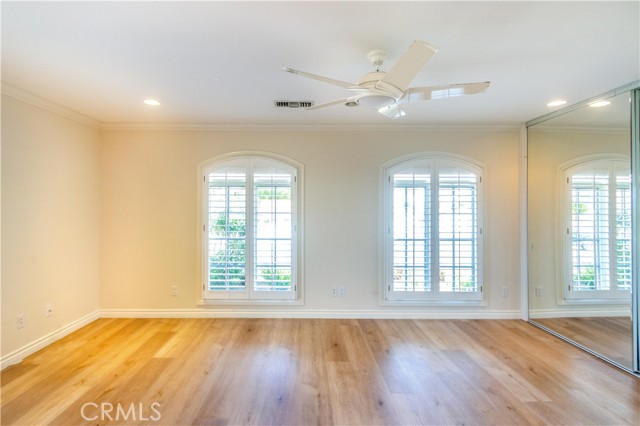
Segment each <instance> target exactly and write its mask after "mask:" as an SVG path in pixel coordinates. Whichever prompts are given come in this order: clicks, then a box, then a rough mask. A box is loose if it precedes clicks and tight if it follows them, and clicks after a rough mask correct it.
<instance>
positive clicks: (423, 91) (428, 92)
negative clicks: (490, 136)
mask: <svg viewBox="0 0 640 426" xmlns="http://www.w3.org/2000/svg"><path fill="white" fill-rule="evenodd" d="M489 84H491V83H490V82H488V81H483V82H480V83H460V84H447V85H444V86H429V87H411V88H409V89H407V90H406V91H405V92H404V96H403V98H402V100H403V101H404V102H413V101H428V100H430V99H446V98H455V97H457V96H465V95H475V94H478V93H482V92H484V91H485V90H487V88H488V87H489Z"/></svg>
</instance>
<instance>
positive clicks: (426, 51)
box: [283, 40, 489, 118]
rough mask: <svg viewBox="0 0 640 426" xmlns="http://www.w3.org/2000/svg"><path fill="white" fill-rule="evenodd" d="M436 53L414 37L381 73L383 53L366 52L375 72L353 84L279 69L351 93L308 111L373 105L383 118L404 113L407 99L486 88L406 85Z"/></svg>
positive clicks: (470, 92)
mask: <svg viewBox="0 0 640 426" xmlns="http://www.w3.org/2000/svg"><path fill="white" fill-rule="evenodd" d="M437 52H438V48H437V47H435V46H433V45H431V44H429V43H427V42H424V41H420V40H416V41H414V42H413V43H411V45H410V46H409V49H408V50H407V51H406V52H405V53H404V54H403V55H402V56H401V57H400V59H398V61H397V62H396V64H395V65H394V66H392V67H391V68H390V69H389V71H386V72H385V71H381V70H380V68H381V67H382V64H383V63H384V60H385V58H386V56H387V52H385V51H384V50H372V51H371V52H369V53H368V54H367V58H368V59H369V61H370V62H371V63H372V64H373V66H374V68H375V71H372V72H369V73H367V74H365V75H363V76H362V77H360V79H359V80H358V81H357V83H355V84H353V83H348V82H346V81H340V80H334V79H332V78H328V77H322V76H319V75H315V74H311V73H308V72H304V71H299V70H296V69H293V68H283V70H284V71H287V72H290V73H292V74H297V75H300V76H302V77H307V78H312V79H314V80H318V81H322V82H325V83H329V84H333V85H336V86H340V87H344V88H345V89H347V90H349V91H350V92H353V95H352V96H349V97H347V98H344V99H338V100H335V101H330V102H325V103H322V104H318V105H313V106H311V107H308V108H306V109H308V110H313V109H319V108H325V107H328V106H332V105H339V104H343V105H346V106H350V107H355V106H358V105H362V106H365V107H371V108H375V109H377V110H378V112H380V113H381V114H383V115H385V116H387V117H390V118H399V117H402V116H404V115H405V112H404V111H403V110H402V107H401V105H402V104H405V103H408V102H415V101H427V100H430V99H444V98H452V97H456V96H463V95H474V94H477V93H482V92H484V91H485V90H487V88H488V87H489V82H488V81H485V82H481V83H461V84H448V85H443V86H428V87H409V85H410V84H411V82H412V81H413V79H414V78H415V77H416V76H417V75H418V73H419V72H420V71H421V70H422V68H424V66H425V65H426V64H427V62H429V59H431V57H432V56H433V55H434V54H435V53H437Z"/></svg>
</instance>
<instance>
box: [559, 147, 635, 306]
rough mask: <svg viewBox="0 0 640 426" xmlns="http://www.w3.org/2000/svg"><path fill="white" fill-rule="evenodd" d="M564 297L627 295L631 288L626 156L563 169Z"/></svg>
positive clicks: (627, 164)
mask: <svg viewBox="0 0 640 426" xmlns="http://www.w3.org/2000/svg"><path fill="white" fill-rule="evenodd" d="M564 175H565V185H566V190H565V194H566V204H565V205H566V214H565V223H566V233H565V235H566V236H565V241H566V242H565V259H566V261H565V265H566V266H565V284H566V285H565V286H564V295H565V298H567V299H588V300H598V299H616V298H627V299H628V297H629V292H630V289H631V191H630V186H631V185H630V170H629V161H628V160H618V159H597V160H591V161H585V162H581V163H579V164H577V165H574V166H573V167H569V168H567V169H565V173H564Z"/></svg>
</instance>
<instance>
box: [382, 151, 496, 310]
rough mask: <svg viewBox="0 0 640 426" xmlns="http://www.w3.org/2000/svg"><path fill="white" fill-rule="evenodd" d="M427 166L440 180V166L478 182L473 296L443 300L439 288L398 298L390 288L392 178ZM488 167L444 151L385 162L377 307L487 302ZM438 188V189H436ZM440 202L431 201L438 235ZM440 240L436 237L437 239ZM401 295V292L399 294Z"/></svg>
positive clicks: (436, 265) (451, 295)
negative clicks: (485, 178) (461, 171)
mask: <svg viewBox="0 0 640 426" xmlns="http://www.w3.org/2000/svg"><path fill="white" fill-rule="evenodd" d="M425 164H426V165H427V166H428V169H429V173H431V174H433V175H434V176H437V173H438V169H439V167H440V166H441V165H443V164H446V165H451V164H453V167H456V168H461V169H464V170H467V171H471V172H473V173H474V174H475V176H476V178H477V182H476V194H477V221H478V223H477V226H478V234H477V242H476V244H477V247H476V249H477V285H478V291H477V292H473V293H447V296H442V294H441V293H440V292H439V288H438V287H437V286H436V287H434V288H432V290H431V291H427V292H423V293H420V294H416V293H405V294H398V295H397V297H394V296H396V295H395V294H394V293H396V292H394V291H393V290H391V288H390V284H391V281H392V279H391V278H392V277H391V275H392V271H391V269H392V268H393V265H392V264H390V259H391V258H392V252H391V251H390V250H393V248H392V247H393V235H392V233H393V231H392V228H393V213H392V210H393V187H392V183H391V182H392V180H391V178H392V176H393V175H394V174H395V173H396V171H398V170H399V171H402V170H404V169H405V168H407V167H409V168H411V167H414V166H416V165H418V166H420V167H421V168H425ZM484 172H485V166H484V164H483V163H481V162H479V161H476V160H475V159H473V158H470V157H467V156H465V155H459V154H453V153H448V152H442V151H422V152H414V153H409V154H406V155H403V156H400V157H397V158H394V159H391V160H389V161H386V162H385V163H383V164H382V165H381V166H380V169H379V189H378V191H379V206H378V208H379V209H380V210H379V229H378V244H379V246H378V265H379V266H378V269H379V270H378V274H379V275H378V285H379V290H380V291H379V292H378V294H379V295H378V303H379V304H380V305H381V306H385V305H394V304H397V303H398V302H400V303H401V304H405V303H411V304H413V305H417V304H419V305H425V306H426V305H432V304H436V305H437V304H439V303H438V302H440V304H442V305H444V306H446V305H448V304H449V303H451V302H462V301H464V302H467V303H469V304H476V305H482V304H483V303H484V302H485V296H484V295H485V294H486V292H487V289H486V288H485V284H486V283H485V282H484V272H483V271H484V270H485V265H484V259H485V257H484V252H485V247H484V209H485V207H484V190H483V175H484V174H485V173H484ZM439 183H440V179H439V177H438V178H437V179H432V184H431V185H434V186H432V187H430V188H429V192H431V195H433V194H437V193H438V186H439ZM434 188H435V189H434ZM437 202H438V200H437V199H435V198H433V199H432V200H431V209H432V212H435V213H434V214H433V215H432V217H431V218H432V220H431V223H430V224H429V227H430V228H431V230H432V231H434V232H436V234H437V229H439V225H438V224H437V211H438V209H437ZM434 238H436V240H437V236H435V237H434ZM434 246H435V247H436V248H435V251H434V252H432V256H433V257H432V267H433V271H434V273H437V271H439V270H440V265H439V262H436V261H434V260H435V259H437V258H438V253H437V250H438V248H437V245H434ZM431 282H432V283H433V282H436V283H437V275H436V276H432V277H431ZM397 293H400V292H397Z"/></svg>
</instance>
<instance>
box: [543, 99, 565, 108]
mask: <svg viewBox="0 0 640 426" xmlns="http://www.w3.org/2000/svg"><path fill="white" fill-rule="evenodd" d="M566 103H567V101H565V100H564V99H558V100H557V101H551V102H549V103H548V104H547V106H548V107H556V106H560V105H564V104H566Z"/></svg>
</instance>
